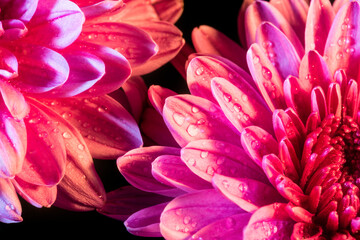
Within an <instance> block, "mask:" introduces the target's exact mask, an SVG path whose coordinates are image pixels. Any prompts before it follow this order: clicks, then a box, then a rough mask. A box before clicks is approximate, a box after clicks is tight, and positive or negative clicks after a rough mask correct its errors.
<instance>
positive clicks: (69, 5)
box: [24, 0, 85, 49]
mask: <svg viewBox="0 0 360 240" xmlns="http://www.w3.org/2000/svg"><path fill="white" fill-rule="evenodd" d="M84 21H85V17H84V15H83V13H82V12H81V10H80V8H79V7H78V6H77V5H76V4H75V3H73V2H71V1H62V0H42V1H39V3H38V6H37V8H36V12H35V14H34V16H33V17H32V19H31V21H30V22H29V24H28V28H29V29H30V31H29V33H28V34H27V36H26V38H24V41H25V39H26V42H29V43H34V44H40V45H42V46H48V47H51V48H57V49H62V48H65V47H67V46H69V45H70V44H71V43H73V42H74V41H75V40H76V38H77V37H78V36H79V34H80V32H81V29H82V24H83V23H84Z"/></svg>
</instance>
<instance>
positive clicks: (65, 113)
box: [61, 112, 72, 119]
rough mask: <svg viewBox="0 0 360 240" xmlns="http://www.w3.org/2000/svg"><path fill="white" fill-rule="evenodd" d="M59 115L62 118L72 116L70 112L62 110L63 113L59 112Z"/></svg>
mask: <svg viewBox="0 0 360 240" xmlns="http://www.w3.org/2000/svg"><path fill="white" fill-rule="evenodd" d="M61 116H62V117H63V118H64V119H69V118H70V117H71V116H72V114H71V113H69V112H64V113H63V114H61Z"/></svg>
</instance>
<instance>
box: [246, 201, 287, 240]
mask: <svg viewBox="0 0 360 240" xmlns="http://www.w3.org/2000/svg"><path fill="white" fill-rule="evenodd" d="M285 208H286V204H282V203H274V204H271V205H267V206H265V207H262V208H260V209H258V210H257V211H256V212H255V213H253V215H252V216H251V218H250V220H249V223H248V225H247V226H246V228H245V229H244V238H245V239H249V240H251V239H254V240H255V239H259V238H261V239H263V238H265V239H269V240H275V239H277V240H285V239H290V236H291V234H292V229H293V226H294V222H293V221H292V220H291V219H290V217H289V216H288V214H287V213H286V211H285ZM259 226H261V227H259Z"/></svg>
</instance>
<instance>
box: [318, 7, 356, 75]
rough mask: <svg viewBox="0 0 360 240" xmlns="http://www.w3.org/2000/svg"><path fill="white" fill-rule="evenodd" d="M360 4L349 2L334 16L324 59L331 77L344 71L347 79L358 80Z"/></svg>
mask: <svg viewBox="0 0 360 240" xmlns="http://www.w3.org/2000/svg"><path fill="white" fill-rule="evenodd" d="M359 12H360V3H359V2H357V1H349V2H347V3H346V4H345V6H344V7H342V8H341V9H340V10H339V12H338V13H337V14H336V17H335V19H334V22H333V24H332V26H331V28H330V31H329V35H328V38H327V41H326V45H325V50H324V58H325V59H326V63H327V65H328V66H329V69H330V74H331V76H333V74H334V73H335V71H336V70H338V69H341V68H342V69H344V70H345V72H346V74H347V77H348V78H352V79H358V76H359V68H358V64H357V63H358V62H359V57H360V55H359V51H360V45H359V43H358V41H356V40H357V39H358V36H359V34H360V27H359V25H358V24H357V23H358V22H359V20H360V13H359Z"/></svg>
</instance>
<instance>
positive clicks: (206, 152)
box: [200, 151, 209, 158]
mask: <svg viewBox="0 0 360 240" xmlns="http://www.w3.org/2000/svg"><path fill="white" fill-rule="evenodd" d="M208 155H209V152H208V151H202V152H201V153H200V157H201V158H206V157H207V156H208Z"/></svg>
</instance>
